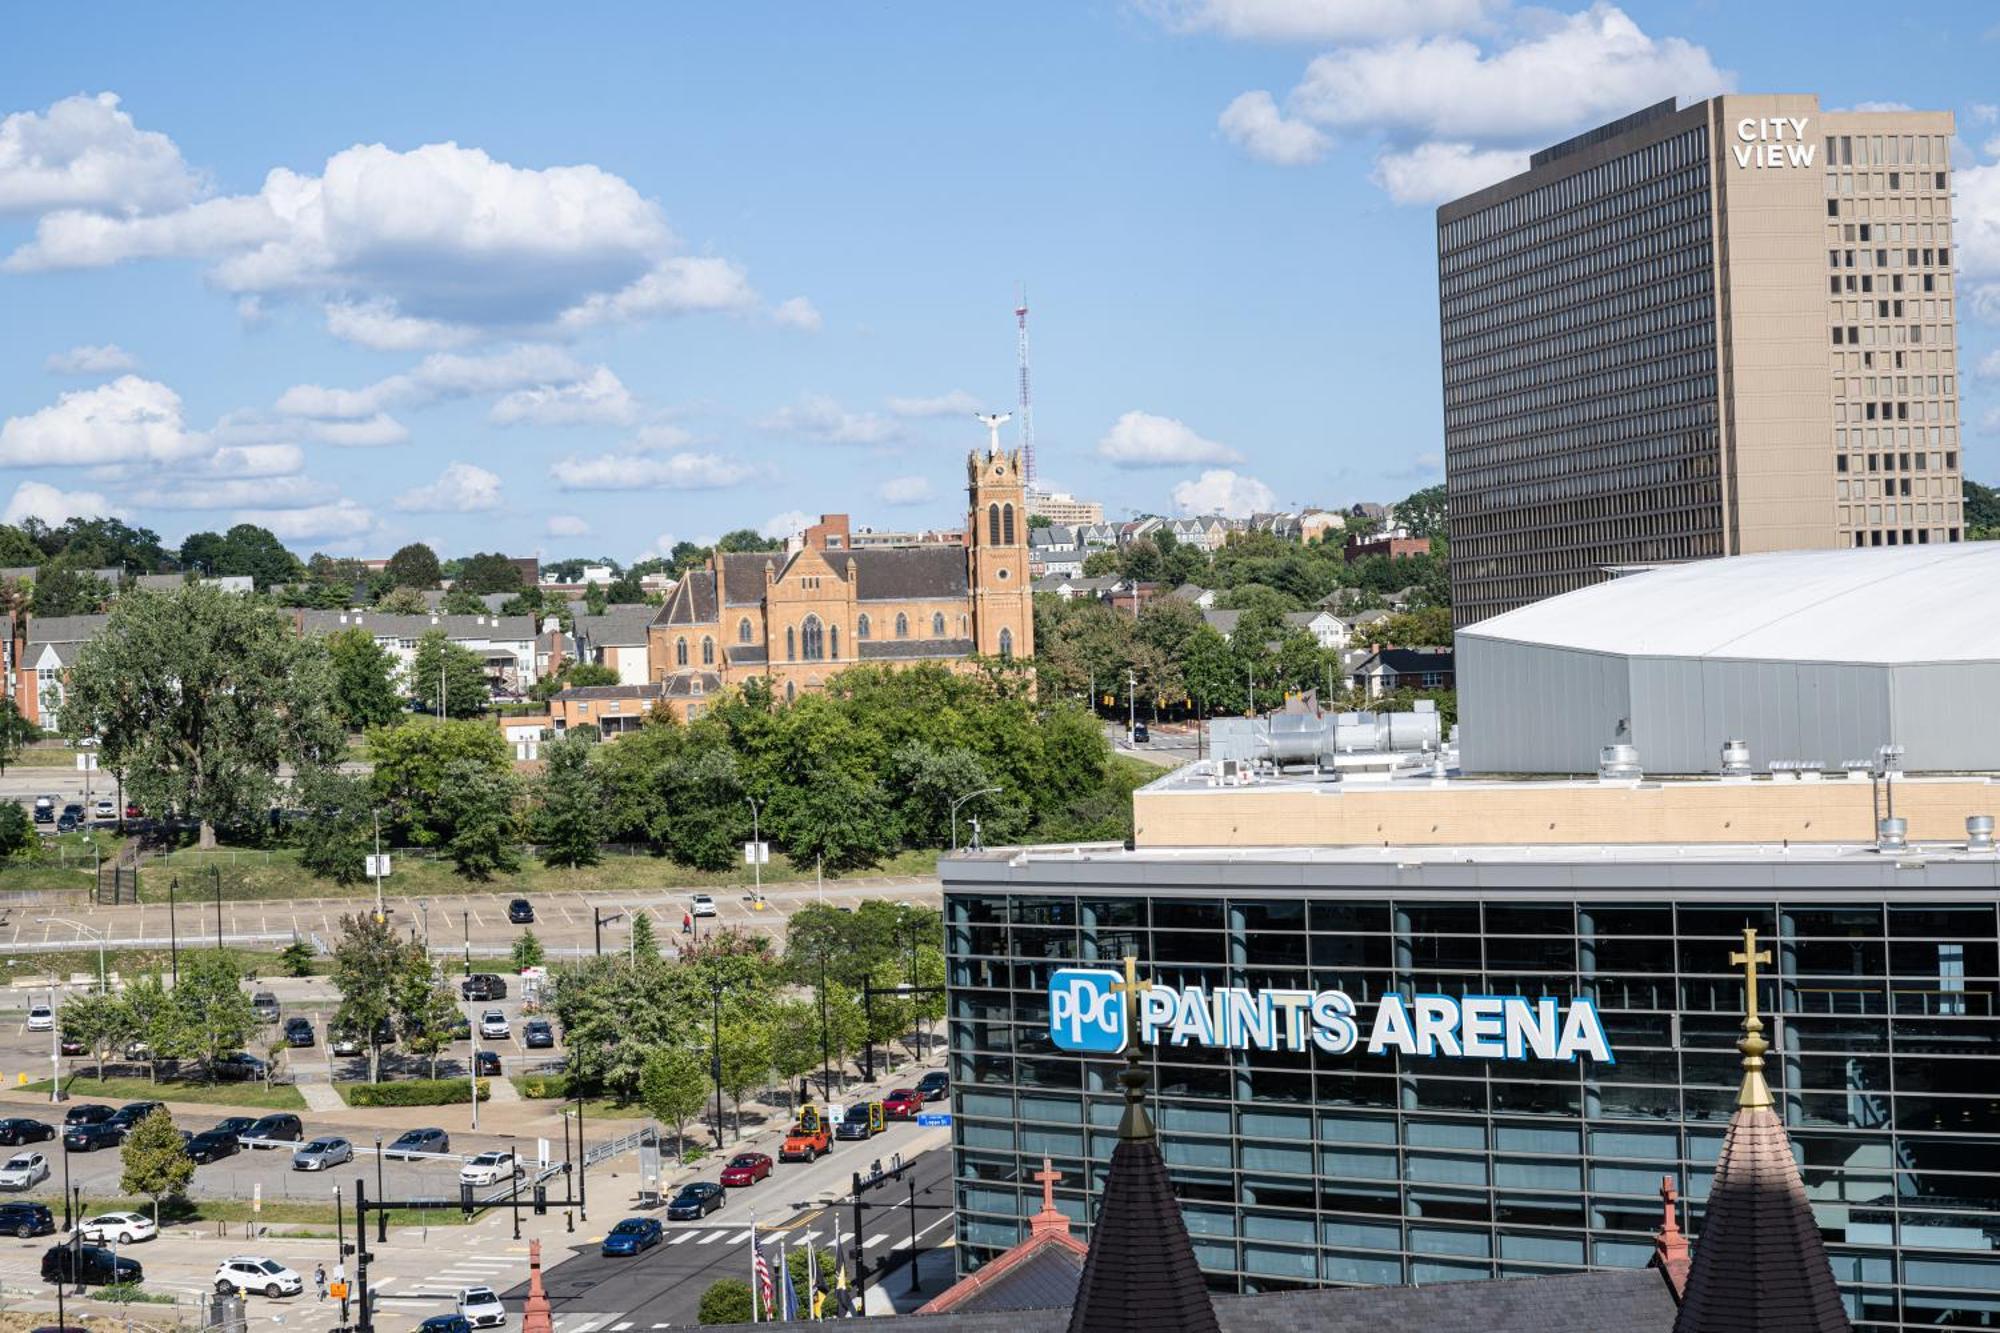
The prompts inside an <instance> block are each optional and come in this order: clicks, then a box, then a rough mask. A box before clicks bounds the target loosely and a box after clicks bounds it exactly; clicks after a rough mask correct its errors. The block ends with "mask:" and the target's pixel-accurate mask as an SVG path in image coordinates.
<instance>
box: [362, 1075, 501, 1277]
mask: <svg viewBox="0 0 2000 1333" xmlns="http://www.w3.org/2000/svg"><path fill="white" fill-rule="evenodd" d="M474 1091H477V1089H476V1088H475V1089H474ZM474 1100H475V1101H476V1100H477V1099H476V1098H475V1099H474ZM388 1202H389V1191H388V1190H386V1189H384V1188H382V1136H381V1135H380V1134H377V1135H376V1136H375V1204H376V1207H375V1241H376V1243H377V1244H379V1245H387V1244H388V1243H389V1210H388V1208H387V1207H386V1206H385V1205H386V1204H387V1203H388Z"/></svg>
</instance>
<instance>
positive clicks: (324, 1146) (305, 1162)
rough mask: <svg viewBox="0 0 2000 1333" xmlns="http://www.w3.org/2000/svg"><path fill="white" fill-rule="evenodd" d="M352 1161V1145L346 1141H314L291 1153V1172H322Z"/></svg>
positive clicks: (333, 1139) (335, 1139)
mask: <svg viewBox="0 0 2000 1333" xmlns="http://www.w3.org/2000/svg"><path fill="white" fill-rule="evenodd" d="M353 1160H354V1145H353V1144H351V1143H349V1142H348V1141H347V1140H346V1139H337V1138H324V1139H314V1140H313V1141H312V1142H311V1143H308V1144H306V1145H305V1146H304V1147H302V1148H299V1149H297V1150H296V1151H294V1152H293V1153H292V1170H294V1171H324V1170H326V1169H327V1168H328V1167H332V1166H339V1165H340V1164H341V1163H342V1162H351V1161H353Z"/></svg>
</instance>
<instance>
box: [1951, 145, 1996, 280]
mask: <svg viewBox="0 0 2000 1333" xmlns="http://www.w3.org/2000/svg"><path fill="white" fill-rule="evenodd" d="M1987 153H1988V156H1989V158H1992V159H1995V160H1990V161H1986V162H1980V163H1974V164H1972V165H1969V166H1962V167H1960V168H1959V169H1958V171H1957V172H1956V173H1954V177H1953V184H1954V185H1955V186H1956V187H1957V189H1956V194H1957V198H1956V199H1955V200H1954V202H1953V212H1954V214H1955V215H1956V219H1957V223H1958V226H1957V228H1956V239H1957V241H1958V271H1959V276H1960V278H1961V279H1962V280H1963V281H1964V282H1966V283H1968V284H1970V286H1971V288H1972V306H1973V310H1974V312H1975V313H1976V314H1978V315H1979V316H1980V317H1981V318H1984V319H2000V144H1991V145H1988V148H1987Z"/></svg>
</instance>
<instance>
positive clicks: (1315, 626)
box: [1285, 610, 1348, 648]
mask: <svg viewBox="0 0 2000 1333" xmlns="http://www.w3.org/2000/svg"><path fill="white" fill-rule="evenodd" d="M1285 625H1286V627H1287V628H1289V629H1302V630H1304V631H1305V632H1306V633H1308V634H1310V635H1312V636H1313V642H1314V643H1317V644H1318V645H1319V646H1320V647H1322V648H1345V647H1346V646H1347V641H1348V629H1347V622H1346V621H1344V620H1342V619H1341V618H1340V617H1339V616H1337V615H1335V614H1334V613H1333V612H1331V611H1327V610H1319V611H1292V612H1288V613H1287V614H1286V616H1285Z"/></svg>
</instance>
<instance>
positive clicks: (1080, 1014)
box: [1049, 967, 1125, 1055]
mask: <svg viewBox="0 0 2000 1333" xmlns="http://www.w3.org/2000/svg"><path fill="white" fill-rule="evenodd" d="M1121 979H1122V978H1121V977H1120V976H1119V974H1118V973H1116V972H1113V971H1111V970H1110V969H1108V968H1101V967H1065V968H1059V969H1057V971H1056V974H1055V975H1054V976H1053V977H1050V978H1049V1037H1050V1039H1051V1040H1052V1041H1054V1042H1055V1044H1056V1047H1057V1048H1058V1049H1059V1050H1065V1051H1086V1052H1090V1053H1092V1054H1099V1055H1116V1054H1117V1053H1118V1052H1120V1051H1122V1050H1124V1049H1125V1003H1124V1000H1123V998H1122V997H1121V996H1119V994H1118V993H1117V992H1116V991H1114V990H1112V989H1111V988H1112V987H1113V986H1114V985H1116V984H1118V982H1119V981H1120V980H1121Z"/></svg>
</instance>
